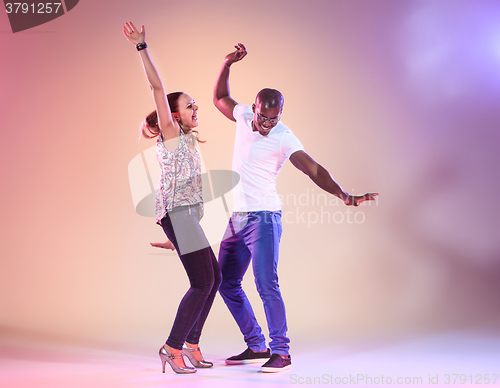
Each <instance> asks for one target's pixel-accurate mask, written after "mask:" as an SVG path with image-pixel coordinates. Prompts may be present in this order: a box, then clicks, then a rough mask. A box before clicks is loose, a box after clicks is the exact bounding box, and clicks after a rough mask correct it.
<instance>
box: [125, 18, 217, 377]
mask: <svg viewBox="0 0 500 388" xmlns="http://www.w3.org/2000/svg"><path fill="white" fill-rule="evenodd" d="M123 33H124V34H125V37H126V38H127V39H128V40H129V42H131V43H133V44H134V45H136V48H137V50H138V51H139V55H140V56H141V60H142V63H143V65H144V70H145V72H146V76H147V79H148V81H149V84H150V86H151V89H152V91H153V99H154V102H155V105H156V111H154V112H152V113H151V114H150V115H148V117H146V119H144V122H143V124H142V126H141V131H142V134H143V136H144V137H146V138H153V137H156V136H157V137H158V139H157V142H156V154H157V158H158V162H159V163H160V167H161V177H160V182H159V185H158V190H157V193H156V221H157V223H158V224H160V225H161V227H162V228H163V230H164V231H165V233H166V235H167V237H168V239H169V240H170V241H168V242H167V243H166V244H167V246H168V245H169V244H170V243H171V244H172V245H173V247H175V249H176V250H177V253H178V254H179V258H180V259H181V262H182V264H183V266H184V268H185V270H186V273H187V275H188V277H189V282H190V285H191V287H190V289H189V290H188V291H187V293H186V294H185V295H184V297H183V299H182V301H181V303H180V305H179V308H178V311H177V315H176V317H175V320H174V324H173V326H172V330H171V332H170V335H169V337H168V339H167V341H166V343H165V345H164V346H162V347H161V348H160V352H159V353H160V358H161V361H162V367H163V372H165V363H166V362H168V363H169V365H170V366H171V367H172V369H173V371H174V372H176V373H182V374H186V373H195V372H196V369H194V368H191V367H186V365H185V363H184V359H183V355H185V356H187V357H188V358H189V360H190V361H191V363H192V364H193V366H195V367H196V368H209V367H212V366H213V364H212V363H211V362H207V361H205V360H204V359H203V357H202V355H201V352H200V348H199V347H198V342H199V338H200V335H201V330H202V328H203V324H204V323H205V320H206V318H207V316H208V313H209V311H210V308H211V307H212V303H213V300H214V298H215V295H216V293H217V289H218V287H219V284H220V281H221V275H220V269H219V265H218V263H217V260H216V258H215V255H214V253H213V251H212V248H211V247H210V245H209V243H208V241H207V239H206V237H205V234H204V233H203V230H202V229H201V226H200V224H199V220H200V219H201V217H202V216H203V199H202V188H201V160H200V156H199V153H198V151H197V149H196V146H197V143H198V139H197V137H196V135H195V133H197V132H196V131H193V129H194V128H196V127H197V126H198V117H197V113H198V107H197V106H196V105H195V103H194V101H193V99H192V98H191V97H190V96H189V95H187V94H185V93H180V92H177V93H170V94H169V95H168V96H165V90H164V88H163V84H162V82H161V79H160V77H159V75H158V72H157V71H156V68H155V67H154V65H153V63H152V62H151V58H150V57H149V54H148V50H147V45H146V43H145V35H146V33H145V29H144V26H142V28H141V31H140V32H139V31H138V30H137V29H136V28H135V26H134V25H133V24H132V23H126V24H125V26H124V27H123ZM193 132H194V133H193ZM184 344H185V345H186V347H185V348H183V345H184Z"/></svg>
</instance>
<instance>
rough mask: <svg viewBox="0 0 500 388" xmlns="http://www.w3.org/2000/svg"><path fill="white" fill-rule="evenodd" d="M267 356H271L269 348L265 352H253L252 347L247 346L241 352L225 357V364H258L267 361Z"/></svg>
mask: <svg viewBox="0 0 500 388" xmlns="http://www.w3.org/2000/svg"><path fill="white" fill-rule="evenodd" d="M269 357H271V351H270V350H269V349H267V350H266V351H265V352H254V351H253V350H252V349H250V348H247V350H245V351H244V352H243V353H241V354H238V355H237V356H232V357H229V358H228V359H226V365H243V364H260V363H261V362H264V361H267V360H268V359H269Z"/></svg>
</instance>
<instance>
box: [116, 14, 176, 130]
mask: <svg viewBox="0 0 500 388" xmlns="http://www.w3.org/2000/svg"><path fill="white" fill-rule="evenodd" d="M123 34H124V35H125V37H126V38H127V40H128V41H129V42H130V43H133V44H134V45H136V46H137V45H138V44H141V43H143V46H144V48H142V49H141V48H140V46H139V48H138V49H139V55H140V56H141V60H142V64H143V66H144V71H145V72H146V77H147V79H148V82H149V85H150V87H151V90H152V91H153V99H154V102H155V106H156V112H157V113H158V128H159V129H160V132H161V134H162V137H163V140H168V139H172V138H174V137H177V136H179V127H178V126H177V123H176V122H175V121H174V120H173V118H172V112H171V111H170V106H169V105H168V101H167V96H166V94H165V88H164V87H163V83H162V82H161V79H160V76H159V75H158V72H157V71H156V68H155V67H154V65H153V62H152V61H151V58H150V57H149V53H148V49H147V46H146V44H145V41H146V30H145V29H144V26H142V28H141V31H140V32H139V31H138V30H137V28H136V27H135V26H134V24H133V23H132V22H129V23H125V26H123Z"/></svg>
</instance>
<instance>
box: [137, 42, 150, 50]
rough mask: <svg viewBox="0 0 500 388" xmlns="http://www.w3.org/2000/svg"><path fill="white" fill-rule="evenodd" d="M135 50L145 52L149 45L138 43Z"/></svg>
mask: <svg viewBox="0 0 500 388" xmlns="http://www.w3.org/2000/svg"><path fill="white" fill-rule="evenodd" d="M135 48H136V49H137V51H141V50H144V49H145V48H148V45H147V44H146V42H141V43H137V44H136V45H135Z"/></svg>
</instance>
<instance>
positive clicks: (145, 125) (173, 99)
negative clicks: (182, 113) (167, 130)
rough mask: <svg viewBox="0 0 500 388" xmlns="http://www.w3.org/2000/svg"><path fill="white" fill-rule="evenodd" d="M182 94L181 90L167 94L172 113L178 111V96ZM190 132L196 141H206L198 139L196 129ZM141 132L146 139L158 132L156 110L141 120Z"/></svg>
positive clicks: (151, 137) (156, 134) (153, 136)
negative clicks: (193, 134)
mask: <svg viewBox="0 0 500 388" xmlns="http://www.w3.org/2000/svg"><path fill="white" fill-rule="evenodd" d="M183 94H184V93H183V92H173V93H169V94H167V101H168V105H169V106H170V111H171V112H172V113H177V112H178V111H179V97H180V96H182V95H183ZM181 128H182V127H181ZM192 132H194V133H195V137H196V140H197V141H198V142H200V143H206V140H200V139H198V131H195V130H194V129H193V130H192ZM141 133H142V136H144V137H145V138H146V139H153V138H155V137H156V136H158V135H159V134H160V127H159V126H158V113H157V112H156V110H154V111H153V112H151V113H150V114H149V115H147V116H146V118H145V119H144V120H143V121H142V124H141Z"/></svg>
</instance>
